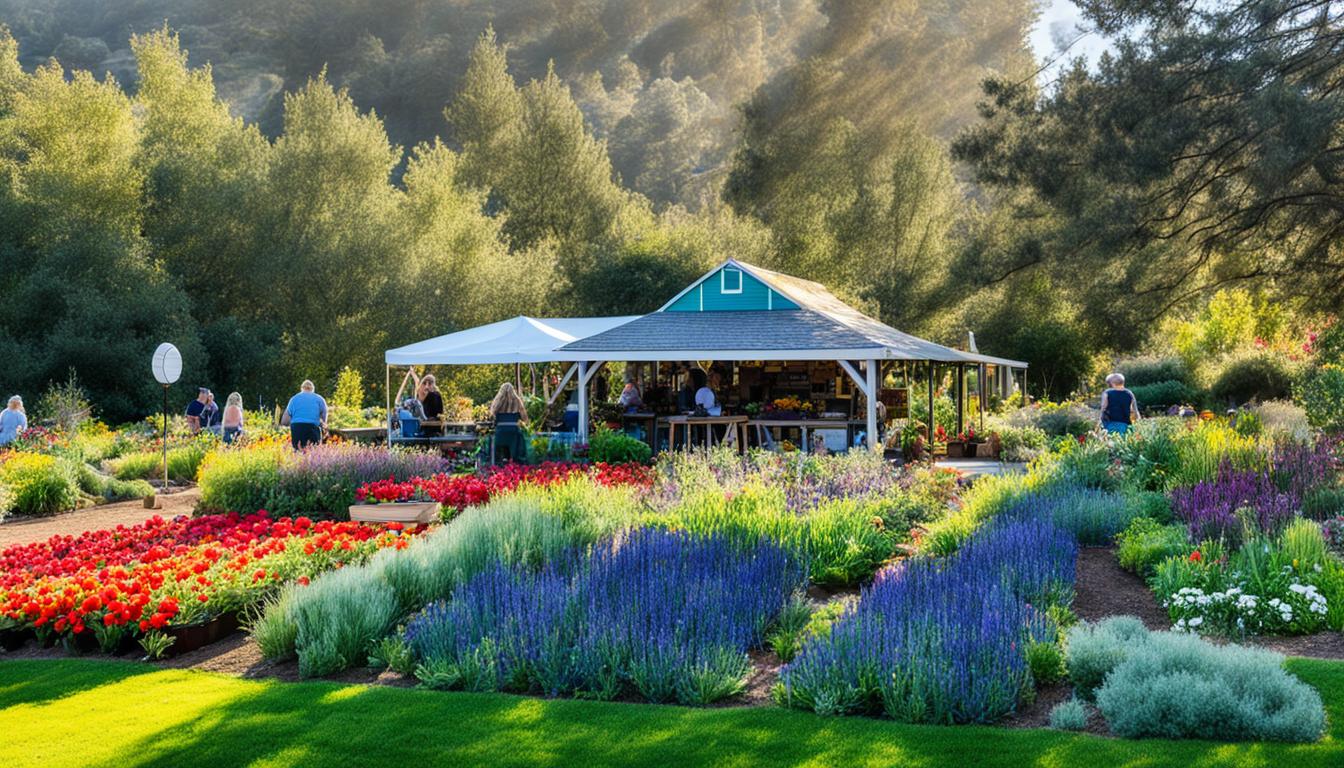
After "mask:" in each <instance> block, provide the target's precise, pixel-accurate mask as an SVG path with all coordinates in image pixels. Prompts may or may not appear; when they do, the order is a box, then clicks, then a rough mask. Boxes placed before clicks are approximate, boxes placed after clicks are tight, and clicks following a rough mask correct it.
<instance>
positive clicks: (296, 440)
mask: <svg viewBox="0 0 1344 768" xmlns="http://www.w3.org/2000/svg"><path fill="white" fill-rule="evenodd" d="M280 423H281V424H283V425H288V426H289V443H290V445H292V446H294V449H295V450H301V449H303V448H307V447H308V446H310V445H317V444H318V443H321V442H322V430H323V429H325V428H326V426H327V401H326V400H325V399H323V397H322V396H321V395H319V394H317V393H316V392H314V391H313V382H311V381H308V380H307V379H305V380H304V382H303V383H302V384H300V385H299V392H298V394H296V395H294V396H293V397H291V398H290V399H289V405H286V406H285V415H284V416H282V417H281V418H280Z"/></svg>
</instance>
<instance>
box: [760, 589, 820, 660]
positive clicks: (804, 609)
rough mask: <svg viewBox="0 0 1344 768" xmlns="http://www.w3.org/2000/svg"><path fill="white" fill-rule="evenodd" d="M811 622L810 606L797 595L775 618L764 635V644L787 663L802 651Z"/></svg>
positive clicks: (803, 598) (805, 599)
mask: <svg viewBox="0 0 1344 768" xmlns="http://www.w3.org/2000/svg"><path fill="white" fill-rule="evenodd" d="M811 621H812V604H811V603H809V602H808V601H807V598H805V597H803V596H801V595H799V596H796V597H794V598H793V599H792V600H790V601H789V602H788V603H787V604H786V605H785V606H784V610H782V611H780V613H779V616H778V617H776V618H775V623H774V626H772V627H771V628H770V631H769V632H767V633H766V635H765V642H766V644H767V645H769V646H770V648H771V649H772V650H773V651H774V652H775V653H776V654H777V655H778V656H779V658H780V660H781V661H783V662H785V663H788V662H790V661H793V658H794V657H795V656H797V655H798V651H800V650H802V647H803V640H804V638H805V636H806V634H805V633H806V631H807V628H808V625H809V624H810V623H811Z"/></svg>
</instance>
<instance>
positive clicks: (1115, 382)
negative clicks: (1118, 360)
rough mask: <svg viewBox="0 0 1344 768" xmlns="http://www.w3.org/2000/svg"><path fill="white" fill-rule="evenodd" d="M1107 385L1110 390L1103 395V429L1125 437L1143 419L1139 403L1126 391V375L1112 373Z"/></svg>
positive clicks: (1107, 379)
mask: <svg viewBox="0 0 1344 768" xmlns="http://www.w3.org/2000/svg"><path fill="white" fill-rule="evenodd" d="M1106 383H1107V384H1108V385H1109V386H1110V389H1107V390H1106V391H1105V392H1102V393H1101V428H1102V429H1104V430H1106V431H1107V432H1109V433H1110V434H1113V435H1123V434H1125V433H1127V432H1129V427H1130V425H1132V424H1133V423H1134V422H1136V421H1138V420H1139V419H1140V418H1142V417H1141V416H1140V415H1139V401H1138V400H1137V399H1136V398H1135V397H1134V393H1133V392H1130V391H1129V390H1128V389H1125V376H1124V374H1121V373H1112V374H1111V375H1110V376H1107V377H1106Z"/></svg>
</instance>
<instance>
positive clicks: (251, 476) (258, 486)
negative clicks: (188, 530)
mask: <svg viewBox="0 0 1344 768" xmlns="http://www.w3.org/2000/svg"><path fill="white" fill-rule="evenodd" d="M284 458H285V449H284V448H283V447H281V446H278V445H268V446H264V447H248V448H241V449H233V448H221V449H218V450H214V451H211V452H210V454H209V455H208V456H206V457H205V459H204V460H203V461H202V462H201V466H200V469H199V479H198V483H199V485H200V489H201V501H200V506H201V508H202V509H207V510H212V511H219V512H242V513H244V514H246V513H250V512H255V511H257V510H259V509H269V508H270V502H271V494H272V493H273V492H274V489H275V485H276V482H277V481H278V480H279V476H280V464H281V462H282V461H284Z"/></svg>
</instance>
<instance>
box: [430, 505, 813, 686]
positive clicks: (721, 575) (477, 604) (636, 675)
mask: <svg viewBox="0 0 1344 768" xmlns="http://www.w3.org/2000/svg"><path fill="white" fill-rule="evenodd" d="M805 584H806V568H805V567H804V565H803V564H802V563H800V562H798V560H797V559H796V558H794V557H793V556H791V555H790V554H788V553H787V552H785V551H784V550H783V549H781V548H779V547H777V546H774V545H772V544H768V543H764V542H763V543H761V544H760V545H758V546H756V547H753V548H750V549H748V550H746V551H743V550H742V549H741V548H738V547H733V546H730V545H729V544H728V543H727V542H725V541H722V540H720V539H717V538H713V537H693V536H691V535H688V534H685V533H670V532H665V531H656V530H642V531H636V532H634V533H632V534H631V535H630V536H629V538H627V539H625V540H623V541H619V542H609V543H606V544H603V545H601V546H599V548H597V549H596V550H595V551H594V552H593V553H592V555H591V557H589V558H588V559H586V560H584V559H581V558H578V557H575V558H571V559H569V560H567V561H565V562H562V563H559V564H555V565H551V566H548V567H547V568H544V569H542V570H540V571H532V570H527V569H522V568H505V567H502V566H501V567H497V568H495V569H492V570H489V571H486V572H485V573H482V574H480V575H479V576H477V577H476V578H474V579H471V580H470V581H468V582H467V583H466V584H464V585H463V586H462V587H461V588H460V589H458V590H457V591H456V592H455V593H454V595H453V599H452V600H451V601H449V602H446V603H438V604H436V605H432V606H430V607H429V608H427V609H426V610H425V611H424V612H423V613H421V614H420V615H418V616H417V617H415V618H414V619H413V620H412V621H411V622H410V624H409V625H408V626H407V628H406V635H405V638H406V641H407V643H408V645H409V646H410V647H411V649H412V650H413V651H414V652H415V654H416V656H417V658H418V659H419V660H420V661H421V662H422V664H424V665H425V667H426V668H427V669H433V670H438V671H439V672H440V673H441V674H442V675H446V678H445V679H446V680H447V682H448V687H453V686H454V683H455V682H456V681H457V680H458V679H461V682H460V683H458V687H468V688H474V689H483V690H519V691H539V692H541V693H544V694H547V695H551V696H556V695H562V694H582V695H588V696H594V697H601V698H613V697H616V696H620V695H625V694H632V693H633V694H638V695H639V696H640V697H642V698H645V699H647V700H650V701H670V700H676V701H679V702H681V703H686V704H705V703H709V702H710V701H714V700H716V699H719V698H723V697H725V696H731V695H733V694H734V693H736V692H737V691H739V690H741V688H742V685H743V683H744V681H745V678H746V676H747V674H748V672H749V671H750V665H749V663H748V661H747V658H746V651H747V650H748V649H750V648H753V647H756V646H759V645H760V644H761V639H762V633H763V632H764V631H765V629H766V627H767V626H768V625H769V623H770V621H771V620H772V619H773V618H774V617H775V616H776V615H777V614H778V613H779V611H780V610H781V608H782V607H783V605H784V603H785V601H786V600H787V599H788V597H789V596H790V595H791V594H792V593H793V592H795V591H796V590H798V589H800V588H801V587H803V586H804V585H805ZM481 669H485V670H487V672H486V673H485V674H486V676H487V677H488V679H485V680H482V679H481V677H482V673H481V672H480V670H481ZM468 673H469V674H468ZM455 676H456V677H455ZM468 677H470V682H468V680H467V678H468Z"/></svg>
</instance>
